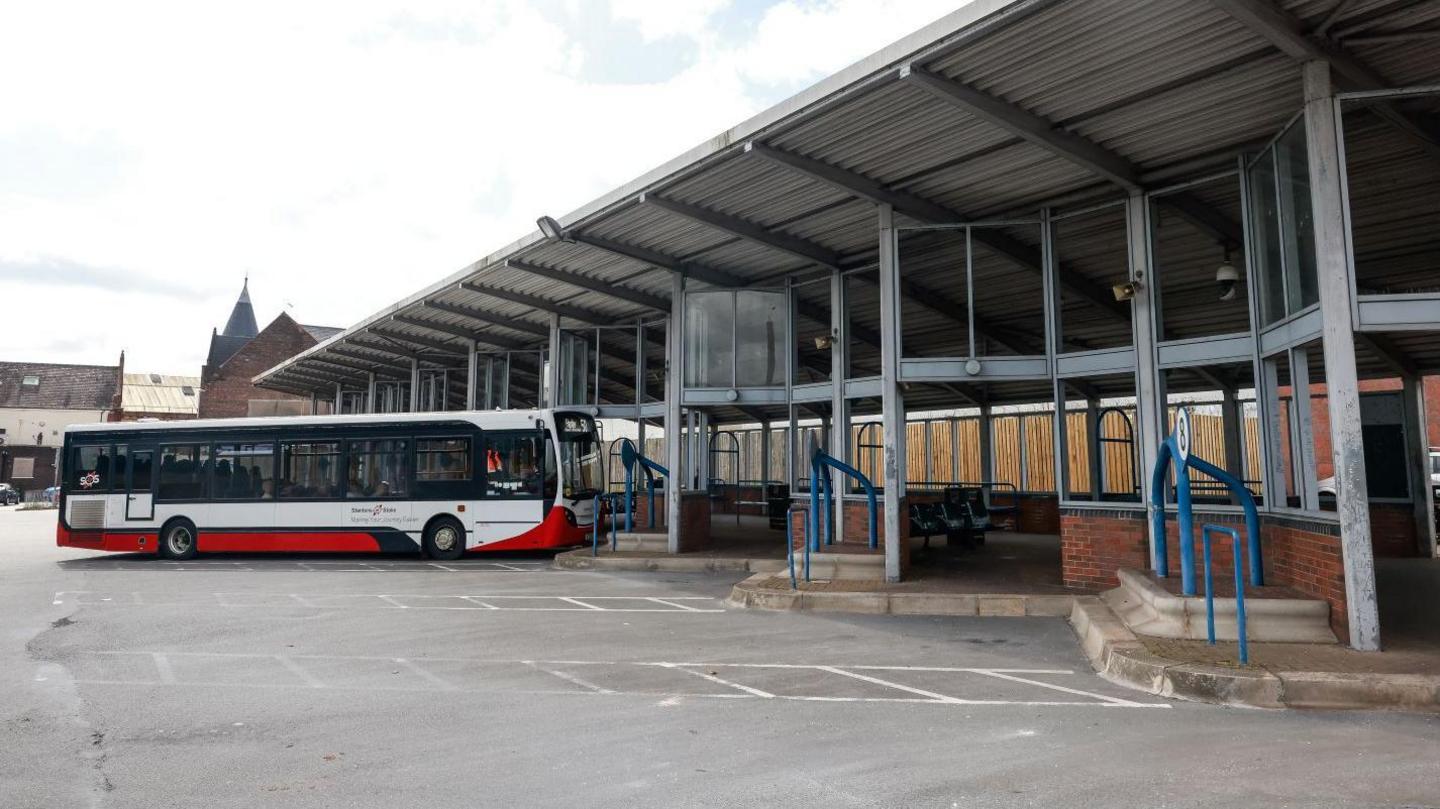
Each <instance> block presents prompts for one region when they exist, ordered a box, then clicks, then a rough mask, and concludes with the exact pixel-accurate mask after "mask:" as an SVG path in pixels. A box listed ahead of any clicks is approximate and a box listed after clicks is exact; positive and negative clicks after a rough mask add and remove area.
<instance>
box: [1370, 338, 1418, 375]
mask: <svg viewBox="0 0 1440 809" xmlns="http://www.w3.org/2000/svg"><path fill="white" fill-rule="evenodd" d="M1355 338H1356V339H1358V340H1359V341H1360V342H1361V343H1363V344H1364V345H1365V347H1366V348H1368V349H1369V350H1370V353H1372V354H1374V355H1375V356H1376V358H1377V359H1379V360H1380V361H1381V362H1383V363H1385V364H1386V365H1388V366H1389V367H1390V369H1391V370H1393V371H1395V372H1396V373H1398V374H1399V375H1401V376H1403V377H1406V378H1409V379H1419V378H1420V368H1419V366H1417V365H1416V364H1415V361H1414V360H1412V359H1411V358H1410V357H1409V356H1407V355H1406V354H1405V352H1404V351H1402V350H1401V349H1400V347H1399V346H1397V345H1395V343H1394V342H1393V341H1391V339H1390V338H1389V337H1386V336H1384V335H1382V334H1371V333H1370V332H1363V331H1362V332H1356V333H1355Z"/></svg>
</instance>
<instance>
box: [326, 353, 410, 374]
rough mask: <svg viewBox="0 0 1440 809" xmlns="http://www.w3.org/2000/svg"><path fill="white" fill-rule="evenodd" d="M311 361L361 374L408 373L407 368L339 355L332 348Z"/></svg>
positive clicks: (382, 361)
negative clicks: (380, 372) (381, 372)
mask: <svg viewBox="0 0 1440 809" xmlns="http://www.w3.org/2000/svg"><path fill="white" fill-rule="evenodd" d="M313 359H315V360H317V361H319V362H328V363H330V364H331V365H338V366H340V367H341V368H350V369H352V370H355V371H359V372H361V373H370V372H372V371H374V372H378V371H388V372H389V373H392V374H408V373H410V369H409V368H405V367H402V366H399V365H391V364H390V363H388V362H386V361H384V360H377V359H366V358H356V357H354V356H351V355H346V354H340V353H338V352H335V351H334V350H333V347H332V348H331V349H327V351H326V353H325V354H323V355H321V356H320V357H315V358H313Z"/></svg>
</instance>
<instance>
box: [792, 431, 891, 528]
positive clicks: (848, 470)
mask: <svg viewBox="0 0 1440 809" xmlns="http://www.w3.org/2000/svg"><path fill="white" fill-rule="evenodd" d="M827 466H828V467H830V468H831V469H835V470H838V471H839V472H841V473H843V474H845V475H848V476H850V477H852V478H854V479H855V480H857V481H859V482H860V486H861V487H862V488H863V489H865V494H866V496H867V497H868V498H869V506H870V514H869V516H870V549H871V550H874V549H875V548H878V547H880V538H879V531H878V530H877V526H876V522H877V518H876V514H877V513H878V511H879V508H878V506H877V505H876V500H875V486H874V484H872V483H871V482H870V478H867V477H865V475H863V474H861V472H860V470H859V469H856V468H855V467H853V466H851V465H850V464H847V463H845V462H844V461H841V460H839V459H837V458H835V457H834V456H832V455H830V454H829V453H827V452H825V451H824V450H822V449H820V448H819V447H816V448H815V450H814V451H813V452H812V453H811V455H810V479H811V480H812V481H819V482H820V485H819V486H818V487H817V486H811V487H809V488H810V524H811V528H812V529H813V530H812V531H811V532H810V534H811V535H810V537H809V538H808V540H809V541H808V542H807V543H806V547H810V546H813V547H814V549H815V550H816V551H819V550H820V537H821V536H822V533H821V527H820V520H821V518H822V514H820V513H817V512H819V511H820V502H819V501H820V492H819V491H818V489H822V488H823V489H824V490H825V511H824V513H823V519H824V521H825V523H824V526H825V527H824V533H823V536H824V537H825V544H826V545H830V544H833V543H834V541H835V537H834V533H835V531H834V528H835V527H834V526H832V525H831V524H830V523H831V516H830V515H831V514H832V513H834V511H835V509H834V504H835V492H834V488H833V487H832V486H831V484H830V476H829V475H822V474H820V470H821V468H822V467H827Z"/></svg>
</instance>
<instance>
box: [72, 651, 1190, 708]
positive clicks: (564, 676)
mask: <svg viewBox="0 0 1440 809" xmlns="http://www.w3.org/2000/svg"><path fill="white" fill-rule="evenodd" d="M82 654H89V655H95V656H124V655H130V656H149V657H151V658H152V659H156V660H157V661H158V660H159V659H160V658H171V657H191V658H202V659H203V658H212V659H215V658H219V659H230V660H255V661H259V660H278V661H279V662H280V663H281V664H282V665H284V666H285V667H286V668H287V669H288V670H289V671H290V672H292V673H293V674H295V676H296V677H297V678H299V679H300V681H301V682H302V683H303V685H297V684H289V683H275V682H265V681H263V680H262V679H256V680H249V681H245V682H240V683H224V682H205V681H187V680H184V679H180V678H178V677H176V674H175V672H174V671H173V669H170V670H169V673H168V674H167V673H166V670H165V669H161V668H160V665H159V664H158V662H157V666H156V668H157V671H159V673H160V680H159V681H157V682H147V681H136V680H112V679H106V678H94V679H76V680H75V682H77V683H81V684H86V685H109V686H142V687H154V686H167V687H168V686H195V687H216V688H235V687H245V688H322V689H333V690H345V691H406V692H414V691H419V690H422V689H424V688H429V687H430V686H431V685H436V686H439V687H441V688H444V689H446V690H447V691H473V690H486V689H484V688H483V686H484V685H485V684H486V683H485V681H483V680H482V681H479V682H478V684H479V685H480V686H482V687H481V688H479V689H477V688H474V687H468V686H470V683H469V682H468V681H467V682H460V683H456V682H451V681H450V680H447V679H446V678H444V677H441V676H440V675H438V674H435V673H434V672H431V671H428V670H426V669H423V668H420V667H419V666H416V665H414V664H413V662H412V661H410V660H409V659H407V658H396V657H377V656H369V655H305V654H299V655H270V654H252V653H245V652H131V651H111V650H100V651H91V652H82ZM307 660H317V661H357V662H372V661H383V662H385V663H387V664H396V663H398V664H400V665H404V666H406V667H407V668H410V669H411V671H413V672H414V673H416V674H417V675H419V676H420V677H421V678H423V679H424V680H426V681H427V683H429V684H430V685H426V686H420V685H415V686H408V685H407V686H384V685H370V684H366V685H344V684H337V685H331V684H327V683H325V682H322V681H321V680H319V679H318V678H316V677H315V676H314V675H312V674H310V672H308V671H307V670H306V669H305V668H304V666H303V665H302V663H303V662H304V661H307ZM425 661H426V662H427V663H469V664H473V665H489V666H504V665H512V666H513V665H523V666H526V667H528V668H531V669H534V670H537V671H540V672H543V673H545V674H549V675H551V676H553V677H557V678H559V679H561V680H564V681H566V682H568V683H570V684H572V685H576V686H579V687H580V688H581V689H583V690H581V691H575V690H558V691H557V690H553V689H543V688H541V689H533V688H513V689H512V688H503V687H502V688H496V689H489V690H494V691H505V692H513V693H523V694H556V695H566V694H590V695H602V696H641V697H645V698H647V699H653V698H655V697H661V698H665V699H674V700H683V699H687V698H691V699H770V700H781V701H793V702H831V703H905V704H915V705H961V706H981V705H985V706H1001V707H1003V706H1025V707H1067V708H1167V709H1168V708H1170V705H1169V704H1168V703H1165V702H1139V701H1136V700H1129V699H1121V698H1118V697H1110V696H1106V695H1104V694H1097V693H1094V692H1091V691H1084V690H1081V689H1075V688H1067V687H1065V686H1057V685H1055V684H1054V683H1047V682H1041V681H1038V680H1031V679H1029V678H1027V677H1024V676H1020V675H1027V674H1028V675H1031V676H1042V675H1048V676H1063V675H1070V676H1076V675H1075V672H1073V671H1067V670H1060V669H984V668H960V667H949V666H878V665H872V664H856V665H821V664H811V663H703V664H702V663H673V662H666V661H617V660H487V659H479V658H465V657H427V658H425ZM578 666H596V667H598V666H608V667H611V668H612V669H613V670H616V671H620V672H622V676H623V672H624V671H625V670H626V669H633V668H640V667H652V668H662V669H665V670H668V671H680V672H683V673H685V674H687V675H690V676H693V677H699V678H700V679H703V680H706V681H709V682H712V683H714V684H716V685H718V686H722V687H724V688H725V689H726V691H725V692H724V693H694V692H689V691H662V692H659V693H657V692H655V691H650V690H637V691H627V690H625V689H624V688H623V687H616V688H607V687H605V686H602V685H598V684H596V683H594V682H592V681H590V680H589V679H587V678H585V677H583V676H581V675H577V674H574V673H572V672H570V671H566V670H565V669H573V668H575V667H578ZM167 667H168V659H167ZM720 667H724V668H729V669H739V670H744V669H757V670H763V669H789V670H796V671H811V672H826V673H829V674H838V675H841V676H845V677H850V678H853V679H857V680H862V681H865V682H869V683H872V684H874V685H879V686H882V687H885V688H889V689H895V690H898V691H902V692H906V693H909V694H914V695H915V696H904V697H902V696H896V697H868V696H866V697H857V696H831V695H828V694H824V693H800V694H773V693H771V692H768V691H764V690H761V689H759V688H754V687H752V686H748V685H745V684H744V683H741V682H736V681H734V680H731V679H728V678H724V677H719V676H717V675H714V674H710V673H709V672H708V671H696V670H693V669H706V668H711V669H713V668H720ZM859 671H882V672H883V671H896V672H904V671H938V672H954V673H960V674H975V675H981V676H988V677H993V676H996V675H997V674H999V675H1004V676H1002V677H1001V679H1006V680H1012V681H1014V682H1017V683H1020V684H1024V685H1028V686H1032V687H1035V688H1037V689H1040V690H1041V691H1045V692H1053V691H1061V692H1064V693H1068V694H1074V695H1077V696H1081V697H1085V699H1078V700H1058V699H1048V698H1046V699H1003V700H991V699H977V700H972V699H965V698H964V697H961V696H952V695H947V694H940V693H937V692H934V691H926V690H923V689H919V688H913V687H911V686H908V685H904V684H902V683H896V682H892V681H890V680H886V679H883V678H880V677H873V676H870V675H868V674H860V673H859ZM810 685H811V686H812V687H813V688H814V689H816V690H823V689H824V685H823V683H822V682H821V681H820V680H818V679H817V680H816V681H814V682H813V683H811V684H810ZM966 687H968V686H967V684H966V683H965V682H964V681H963V680H960V681H958V682H957V683H956V688H955V689H947V690H956V691H960V692H961V693H963V690H964V688H966Z"/></svg>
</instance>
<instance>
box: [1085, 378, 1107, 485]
mask: <svg viewBox="0 0 1440 809" xmlns="http://www.w3.org/2000/svg"><path fill="white" fill-rule="evenodd" d="M1099 439H1100V400H1099V399H1086V400H1085V440H1086V441H1087V442H1089V445H1088V446H1087V447H1086V449H1085V457H1086V460H1087V461H1089V463H1090V501H1091V502H1092V503H1098V502H1100V499H1101V498H1102V497H1104V496H1105V468H1104V466H1102V462H1103V458H1102V457H1101V452H1100V449H1101V447H1103V446H1104V445H1103V444H1101V443H1100V440H1099Z"/></svg>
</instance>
